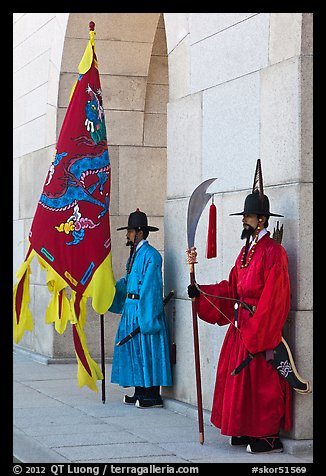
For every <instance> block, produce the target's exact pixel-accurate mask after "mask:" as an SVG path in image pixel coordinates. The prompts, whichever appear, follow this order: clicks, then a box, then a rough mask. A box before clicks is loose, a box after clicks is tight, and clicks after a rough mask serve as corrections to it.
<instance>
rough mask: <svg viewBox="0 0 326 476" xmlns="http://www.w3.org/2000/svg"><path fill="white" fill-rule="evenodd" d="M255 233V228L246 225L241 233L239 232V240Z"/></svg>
mask: <svg viewBox="0 0 326 476" xmlns="http://www.w3.org/2000/svg"><path fill="white" fill-rule="evenodd" d="M254 233H255V228H253V227H252V226H251V225H246V226H245V227H243V230H242V233H241V240H246V239H247V238H250V237H251V236H253V234H254Z"/></svg>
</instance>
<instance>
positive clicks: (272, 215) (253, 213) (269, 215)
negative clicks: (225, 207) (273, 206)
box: [229, 211, 284, 217]
mask: <svg viewBox="0 0 326 476" xmlns="http://www.w3.org/2000/svg"><path fill="white" fill-rule="evenodd" d="M247 214H248V213H247V212H245V211H243V212H239V213H230V214H229V216H232V215H247ZM250 214H252V215H264V216H266V217H284V215H279V214H278V213H271V212H268V213H262V212H256V213H255V212H250Z"/></svg>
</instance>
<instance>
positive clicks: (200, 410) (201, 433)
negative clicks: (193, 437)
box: [190, 265, 204, 444]
mask: <svg viewBox="0 0 326 476" xmlns="http://www.w3.org/2000/svg"><path fill="white" fill-rule="evenodd" d="M190 269H191V271H190V284H195V270H194V265H192V267H191V268H190ZM192 324H193V334H194V351H195V370H196V390H197V409H198V429H199V442H200V444H203V443H204V424H203V402H202V391H201V376H200V355H199V338H198V321H197V307H196V301H195V298H193V299H192Z"/></svg>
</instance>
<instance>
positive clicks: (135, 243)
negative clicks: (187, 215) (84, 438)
mask: <svg viewBox="0 0 326 476" xmlns="http://www.w3.org/2000/svg"><path fill="white" fill-rule="evenodd" d="M125 229H126V230H128V231H127V245H129V246H130V247H131V252H130V256H129V259H128V261H127V264H126V275H125V277H123V278H122V279H120V280H119V281H117V283H116V294H115V298H114V300H113V303H112V305H111V307H110V308H109V311H110V312H113V313H117V314H121V319H120V323H119V327H118V330H117V335H116V340H115V343H117V342H119V341H121V340H122V339H123V338H124V337H126V336H128V335H129V334H130V333H131V332H132V331H134V330H135V329H136V328H137V327H139V328H140V332H139V333H138V334H136V335H135V336H134V337H133V338H132V339H130V340H129V341H128V342H126V343H125V344H123V345H121V346H116V345H115V347H114V355H113V364H112V374H111V382H112V383H117V384H119V385H120V386H122V387H135V394H134V396H133V397H129V396H127V395H126V396H125V397H124V403H126V404H133V405H136V406H138V407H140V408H149V407H162V406H163V401H162V398H161V396H160V386H171V385H172V371H171V360H170V342H169V331H168V323H167V320H166V316H165V312H164V307H163V284H162V257H161V255H160V253H159V252H158V251H157V250H156V249H155V248H154V247H153V246H151V245H150V244H149V242H148V241H147V240H146V238H147V236H148V233H149V231H157V230H158V228H156V227H152V226H149V225H148V223H147V216H146V214H145V213H143V212H141V211H139V209H137V210H136V211H135V212H133V213H131V214H130V216H129V219H128V226H126V227H122V228H118V230H125Z"/></svg>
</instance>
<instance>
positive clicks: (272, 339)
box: [241, 246, 290, 353]
mask: <svg viewBox="0 0 326 476" xmlns="http://www.w3.org/2000/svg"><path fill="white" fill-rule="evenodd" d="M263 266H264V277H265V285H264V289H263V292H262V294H261V296H260V298H259V301H258V305H257V309H256V311H255V313H254V315H253V316H252V318H250V319H248V320H247V322H246V323H244V324H243V326H242V327H241V335H242V338H243V341H244V344H245V346H246V348H247V349H248V350H249V352H251V353H256V352H261V351H263V350H267V349H273V348H275V347H276V346H277V345H278V344H279V343H280V341H281V338H282V329H283V326H284V323H285V321H286V318H287V316H288V313H289V310H290V279H289V273H288V258H287V254H286V252H285V250H284V248H282V246H277V247H275V248H273V250H271V251H269V253H268V255H267V258H266V263H265V264H264V265H263Z"/></svg>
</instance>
